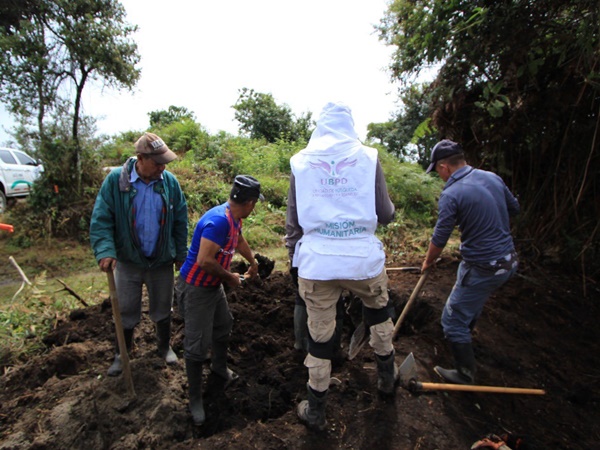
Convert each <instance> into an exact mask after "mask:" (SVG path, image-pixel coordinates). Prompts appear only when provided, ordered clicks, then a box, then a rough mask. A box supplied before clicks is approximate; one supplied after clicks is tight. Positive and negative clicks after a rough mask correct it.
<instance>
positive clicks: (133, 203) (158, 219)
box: [90, 133, 188, 376]
mask: <svg viewBox="0 0 600 450" xmlns="http://www.w3.org/2000/svg"><path fill="white" fill-rule="evenodd" d="M135 152H136V156H134V157H130V158H129V159H128V160H127V161H126V162H125V164H124V165H123V167H121V168H117V169H114V170H112V171H111V172H110V173H109V174H108V176H107V177H106V179H105V180H104V183H102V187H101V188H100V192H99V193H98V196H97V197H96V203H95V205H94V211H93V212H92V220H91V224H90V241H91V244H92V248H93V250H94V256H95V257H96V260H97V261H98V265H99V266H100V269H101V270H102V271H104V272H109V271H112V270H114V272H115V284H116V288H117V296H118V299H119V308H120V310H121V319H122V322H123V331H124V334H125V343H126V346H127V350H128V351H130V350H131V347H132V342H133V330H134V328H135V326H136V325H137V324H138V323H139V322H140V319H141V313H142V286H143V285H144V284H145V285H146V288H147V291H148V297H149V314H150V319H151V320H152V321H153V322H155V323H156V337H157V345H158V352H159V354H160V356H161V357H162V358H164V359H165V361H166V362H167V364H174V363H175V362H177V355H175V353H174V352H173V350H172V349H171V346H170V335H171V308H172V303H173V284H174V272H173V264H175V266H176V267H177V269H179V268H180V267H181V264H182V263H183V261H185V258H186V256H187V232H188V218H187V204H186V201H185V197H184V195H183V192H182V191H181V186H180V185H179V182H178V181H177V179H176V178H175V176H174V175H173V174H172V173H170V172H168V171H166V170H165V167H166V165H167V164H168V163H170V162H171V161H173V160H174V159H175V158H177V155H175V153H173V152H172V151H171V150H170V149H169V148H168V147H167V145H166V144H165V143H164V142H163V140H162V139H161V138H160V137H158V136H157V135H155V134H153V133H145V134H144V135H143V136H142V137H140V138H139V139H138V141H137V142H136V144H135ZM121 372H122V363H121V357H120V355H119V349H118V345H116V355H115V359H114V362H113V364H112V365H111V366H110V368H109V369H108V375H109V376H117V375H119V374H120V373H121Z"/></svg>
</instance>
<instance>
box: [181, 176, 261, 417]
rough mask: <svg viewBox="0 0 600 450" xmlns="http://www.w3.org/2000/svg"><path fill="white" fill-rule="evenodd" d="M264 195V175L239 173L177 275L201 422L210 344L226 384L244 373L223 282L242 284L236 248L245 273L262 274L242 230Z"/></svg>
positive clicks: (193, 407)
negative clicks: (234, 362)
mask: <svg viewBox="0 0 600 450" xmlns="http://www.w3.org/2000/svg"><path fill="white" fill-rule="evenodd" d="M259 200H261V201H263V200H264V196H263V195H262V194H261V193H260V183H259V182H258V180H257V179H256V178H254V177H251V176H250V175H238V176H236V177H235V179H234V182H233V186H232V188H231V193H230V195H229V201H227V202H226V203H223V204H222V205H218V206H215V207H214V208H211V209H209V210H208V211H207V212H206V213H204V215H203V216H202V217H201V218H200V220H199V221H198V223H197V224H196V228H195V229H194V235H193V237H192V243H191V244H190V250H189V252H188V255H187V258H186V260H185V262H184V263H183V266H182V267H181V271H180V273H179V279H178V280H177V290H178V293H179V296H178V302H179V308H180V311H181V314H182V316H183V319H184V321H185V338H184V340H183V350H184V352H183V355H184V357H185V369H186V373H187V378H188V393H189V399H190V402H189V409H190V412H191V413H192V418H193V420H194V424H195V425H197V426H200V425H202V424H204V421H205V420H206V413H205V411H204V403H203V399H202V378H203V377H202V372H203V365H204V361H206V360H207V359H208V352H209V349H210V351H211V356H210V360H211V364H210V369H211V371H212V372H213V373H215V374H216V375H218V376H220V377H221V378H223V380H225V385H228V384H229V383H231V382H233V381H235V380H237V379H238V378H239V377H238V375H237V374H236V373H235V372H234V371H233V370H231V369H230V368H229V367H228V366H227V349H228V346H229V337H230V335H231V330H232V327H233V316H232V315H231V312H230V310H229V304H228V303H227V296H226V295H225V290H224V288H223V285H224V284H226V285H228V286H229V287H232V288H235V287H237V286H239V285H240V284H241V276H240V274H239V273H237V272H231V271H230V266H231V261H232V259H233V256H234V254H235V253H236V252H237V253H239V254H240V255H242V256H243V257H244V258H245V259H246V260H247V261H248V263H249V264H250V267H249V268H248V272H247V274H245V275H247V277H248V278H252V277H255V276H257V275H258V263H257V262H256V259H255V258H254V256H253V254H252V250H251V249H250V246H249V245H248V242H247V241H246V239H245V238H244V235H243V234H242V221H243V219H245V218H246V217H248V216H249V215H250V214H251V213H252V211H253V210H254V207H255V206H256V203H257V202H258V201H259ZM243 278H244V279H245V278H246V276H244V277H243Z"/></svg>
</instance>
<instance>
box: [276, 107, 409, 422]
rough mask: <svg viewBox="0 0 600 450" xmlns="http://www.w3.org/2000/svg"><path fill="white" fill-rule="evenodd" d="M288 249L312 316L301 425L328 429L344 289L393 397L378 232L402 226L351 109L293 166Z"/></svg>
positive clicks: (330, 119)
mask: <svg viewBox="0 0 600 450" xmlns="http://www.w3.org/2000/svg"><path fill="white" fill-rule="evenodd" d="M290 165H291V168H292V175H291V178H290V190H289V195H288V209H287V223H286V231H287V236H286V246H287V247H288V250H289V252H290V256H292V257H293V259H292V266H293V267H297V268H298V289H299V292H300V295H301V296H302V299H303V300H304V301H305V303H306V308H307V313H308V329H309V344H308V355H307V356H306V359H305V360H304V365H305V366H306V367H308V374H309V380H308V384H307V392H308V400H304V401H302V402H301V403H300V404H299V405H298V416H299V418H300V420H302V421H303V422H304V423H306V424H307V425H308V426H309V427H311V428H315V429H318V430H323V429H325V427H326V425H327V422H326V419H325V405H326V399H327V390H328V388H329V383H330V378H331V357H332V353H333V345H332V344H333V342H334V333H335V325H336V321H335V316H336V303H337V301H338V298H339V297H340V294H341V293H342V291H343V290H344V289H347V290H348V291H350V292H352V293H353V294H354V295H356V296H357V297H359V298H361V299H362V301H363V305H364V316H365V323H367V324H368V326H369V328H370V341H369V344H370V345H371V347H372V348H373V350H374V352H375V357H376V360H377V373H378V381H377V388H378V390H379V391H380V392H382V393H383V394H388V395H389V394H393V393H394V390H395V387H396V384H397V380H398V367H397V365H396V364H395V361H394V347H393V345H392V333H393V329H394V324H393V323H392V319H391V317H390V312H389V309H388V308H386V307H387V306H388V301H389V297H388V291H387V282H388V278H387V275H386V271H385V253H384V251H383V244H382V243H381V242H380V241H379V239H377V237H376V236H375V230H376V228H377V224H378V223H380V224H382V225H386V224H388V223H390V222H391V221H392V220H393V218H394V205H393V203H392V202H391V200H390V197H389V195H388V191H387V186H386V182H385V177H384V174H383V170H382V168H381V165H380V163H379V159H378V157H377V150H375V149H373V148H370V147H366V146H364V145H362V144H361V142H360V141H359V140H358V135H357V133H356V131H355V130H354V120H353V119H352V113H351V111H350V108H349V107H348V106H346V105H344V104H343V103H328V104H327V105H325V107H324V108H323V111H322V112H321V115H320V117H319V120H318V121H317V128H316V129H315V131H314V132H313V133H312V136H311V138H310V141H309V143H308V145H307V147H306V148H305V149H303V150H302V151H300V152H299V153H297V154H296V155H294V156H293V157H292V158H291V160H290Z"/></svg>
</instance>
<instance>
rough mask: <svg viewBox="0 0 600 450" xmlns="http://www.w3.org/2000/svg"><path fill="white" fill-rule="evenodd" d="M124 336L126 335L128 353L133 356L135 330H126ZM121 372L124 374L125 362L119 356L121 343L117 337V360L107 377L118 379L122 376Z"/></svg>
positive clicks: (109, 369)
mask: <svg viewBox="0 0 600 450" xmlns="http://www.w3.org/2000/svg"><path fill="white" fill-rule="evenodd" d="M123 334H124V335H125V347H127V353H128V354H131V348H132V347H133V328H131V329H124V330H123ZM121 372H123V362H122V361H121V355H120V354H119V341H118V340H117V338H116V337H115V359H114V361H113V363H112V364H111V366H110V367H109V368H108V372H107V375H108V376H109V377H116V376H118V375H121Z"/></svg>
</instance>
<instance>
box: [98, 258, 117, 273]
mask: <svg viewBox="0 0 600 450" xmlns="http://www.w3.org/2000/svg"><path fill="white" fill-rule="evenodd" d="M98 266H100V270H101V271H102V272H107V273H108V272H112V271H113V270H115V267H117V260H116V259H115V258H102V259H101V260H100V261H99V262H98Z"/></svg>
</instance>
